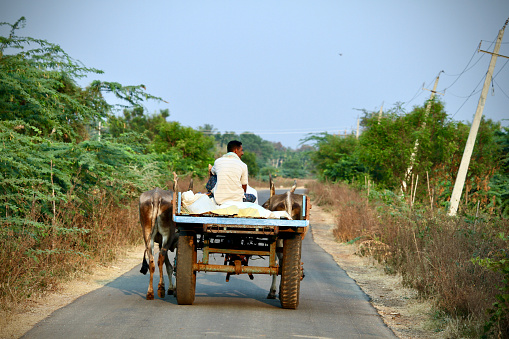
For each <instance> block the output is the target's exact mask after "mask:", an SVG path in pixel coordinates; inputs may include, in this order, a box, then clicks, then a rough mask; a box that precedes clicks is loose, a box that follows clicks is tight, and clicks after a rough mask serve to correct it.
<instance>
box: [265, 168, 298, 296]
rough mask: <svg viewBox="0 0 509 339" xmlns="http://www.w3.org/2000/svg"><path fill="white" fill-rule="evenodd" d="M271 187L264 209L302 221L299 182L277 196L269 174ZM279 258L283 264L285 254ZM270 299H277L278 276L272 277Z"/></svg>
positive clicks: (281, 241)
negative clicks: (285, 213) (283, 213)
mask: <svg viewBox="0 0 509 339" xmlns="http://www.w3.org/2000/svg"><path fill="white" fill-rule="evenodd" d="M269 185H270V198H269V200H267V201H266V202H265V203H264V204H263V205H262V207H263V208H265V209H268V210H270V211H286V212H287V213H288V214H289V215H290V217H291V219H292V220H300V219H301V218H302V199H303V195H302V194H296V193H295V189H296V188H297V182H296V181H294V184H293V186H292V188H291V189H290V190H289V191H288V192H286V193H282V194H276V189H275V187H274V182H273V181H272V176H271V175H270V174H269ZM277 247H278V248H282V247H283V240H282V239H278V240H277ZM277 257H278V260H279V263H282V260H283V253H281V252H278V253H277ZM267 298H268V299H275V298H276V276H275V275H273V276H272V285H271V286H270V291H269V294H268V295H267Z"/></svg>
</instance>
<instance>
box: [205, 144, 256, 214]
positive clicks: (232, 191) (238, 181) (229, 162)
mask: <svg viewBox="0 0 509 339" xmlns="http://www.w3.org/2000/svg"><path fill="white" fill-rule="evenodd" d="M212 174H217V183H216V186H215V187H214V190H213V193H214V199H215V200H216V203H217V204H219V205H220V204H222V203H224V202H225V201H242V200H243V199H244V189H243V188H242V185H247V183H248V172H247V166H246V164H244V163H243V162H242V161H241V160H240V158H239V157H238V156H237V155H236V154H235V153H231V152H230V153H227V154H225V155H223V156H222V157H221V158H219V159H217V160H216V161H215V162H214V167H212Z"/></svg>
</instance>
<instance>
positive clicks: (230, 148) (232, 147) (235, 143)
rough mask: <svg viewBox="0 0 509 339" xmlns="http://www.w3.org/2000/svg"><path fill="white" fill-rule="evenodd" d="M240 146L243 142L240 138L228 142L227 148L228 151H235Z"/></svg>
mask: <svg viewBox="0 0 509 339" xmlns="http://www.w3.org/2000/svg"><path fill="white" fill-rule="evenodd" d="M240 146H242V143H241V142H240V141H238V140H232V141H230V142H229V143H228V146H227V147H226V150H227V151H228V152H233V151H235V150H236V149H238V148H240Z"/></svg>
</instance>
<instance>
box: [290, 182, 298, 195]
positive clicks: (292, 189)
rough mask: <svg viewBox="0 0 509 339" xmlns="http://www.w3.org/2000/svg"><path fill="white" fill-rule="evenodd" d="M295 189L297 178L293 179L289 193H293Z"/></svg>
mask: <svg viewBox="0 0 509 339" xmlns="http://www.w3.org/2000/svg"><path fill="white" fill-rule="evenodd" d="M296 189H297V180H294V181H293V186H292V188H291V189H290V193H293V192H295V190H296Z"/></svg>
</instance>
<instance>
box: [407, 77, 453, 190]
mask: <svg viewBox="0 0 509 339" xmlns="http://www.w3.org/2000/svg"><path fill="white" fill-rule="evenodd" d="M442 72H443V71H440V73H442ZM440 73H438V75H437V78H436V79H435V85H433V90H431V96H430V98H429V101H428V105H427V106H426V110H425V111H424V119H423V123H422V129H423V130H424V129H425V128H426V120H427V119H428V115H429V112H430V110H431V103H432V102H433V98H434V97H435V93H437V86H438V78H439V77H440ZM439 94H442V93H439ZM418 149H419V139H416V140H415V144H414V150H413V151H412V155H410V165H409V166H408V168H407V170H406V173H405V178H404V179H403V182H402V183H401V184H402V185H401V186H402V190H403V192H406V188H407V183H406V182H407V180H408V178H410V175H411V174H412V169H413V168H414V164H415V156H416V154H417V150H418Z"/></svg>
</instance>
